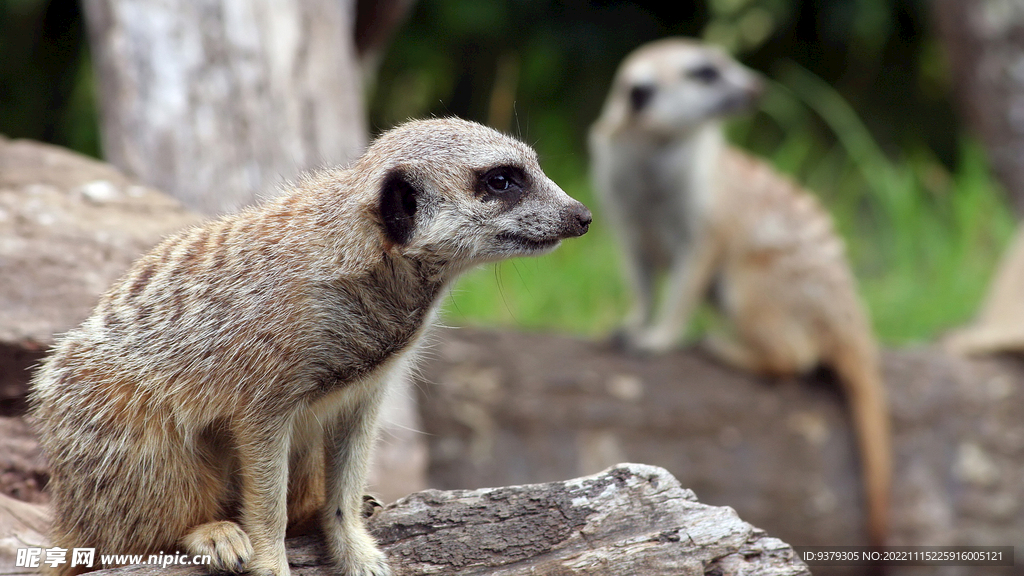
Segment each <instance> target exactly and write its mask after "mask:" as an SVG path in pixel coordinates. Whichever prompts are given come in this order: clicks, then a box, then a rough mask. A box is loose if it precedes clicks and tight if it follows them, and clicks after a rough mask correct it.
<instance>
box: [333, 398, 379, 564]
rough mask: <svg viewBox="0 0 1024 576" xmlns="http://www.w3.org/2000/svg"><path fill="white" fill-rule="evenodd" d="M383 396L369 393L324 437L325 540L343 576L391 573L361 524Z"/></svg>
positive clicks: (337, 418) (338, 419)
mask: <svg viewBox="0 0 1024 576" xmlns="http://www.w3.org/2000/svg"><path fill="white" fill-rule="evenodd" d="M382 397H383V393H376V394H370V395H369V397H367V398H364V399H362V400H361V401H360V402H358V403H357V404H356V405H355V406H347V407H346V409H345V410H343V411H342V412H341V413H340V414H338V415H337V417H336V418H335V419H334V421H333V422H331V423H330V424H328V427H327V429H326V430H325V434H324V462H325V466H324V472H325V481H326V501H325V503H324V510H323V516H322V522H323V528H324V535H325V536H326V538H327V547H328V550H329V551H330V554H331V557H332V558H333V559H334V561H335V562H337V564H338V567H339V569H340V571H341V573H342V574H345V575H346V576H389V575H390V574H391V569H390V568H389V567H388V564H387V560H386V559H385V557H384V553H383V552H381V550H380V549H379V548H378V547H377V543H376V542H375V541H374V540H373V537H372V536H370V533H369V531H367V529H366V525H365V524H364V522H363V518H364V514H363V488H364V485H365V483H366V472H367V468H368V467H369V464H370V450H371V448H372V447H373V441H374V437H375V434H376V427H377V413H378V412H379V411H380V404H381V402H382V400H383V398H382Z"/></svg>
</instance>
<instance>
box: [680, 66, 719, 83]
mask: <svg viewBox="0 0 1024 576" xmlns="http://www.w3.org/2000/svg"><path fill="white" fill-rule="evenodd" d="M686 76H687V77H688V78H692V79H694V80H697V81H698V82H702V83H704V84H711V83H712V82H715V81H717V80H718V79H719V78H721V77H722V73H721V72H719V71H718V68H715V67H714V66H712V65H710V64H704V65H702V66H698V67H696V68H691V69H690V70H687V71H686Z"/></svg>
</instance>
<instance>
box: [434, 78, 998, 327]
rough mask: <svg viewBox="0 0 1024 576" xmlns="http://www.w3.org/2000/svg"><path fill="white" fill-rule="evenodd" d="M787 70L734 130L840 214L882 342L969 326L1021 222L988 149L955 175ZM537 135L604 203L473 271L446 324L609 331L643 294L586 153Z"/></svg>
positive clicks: (573, 191) (563, 169) (553, 164)
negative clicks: (637, 291)
mask: <svg viewBox="0 0 1024 576" xmlns="http://www.w3.org/2000/svg"><path fill="white" fill-rule="evenodd" d="M776 77H777V78H778V80H777V81H776V82H775V83H774V85H773V89H772V90H770V91H769V94H768V96H767V97H766V98H765V99H764V102H763V105H762V108H761V111H760V112H759V113H758V115H757V117H756V118H753V119H750V120H746V121H741V122H738V123H737V124H736V125H735V126H733V127H732V128H731V130H730V135H731V137H732V139H733V140H735V141H738V142H739V143H740V144H741V145H744V146H747V147H750V148H753V149H755V150H760V151H761V152H762V154H763V155H764V156H766V157H767V158H768V159H769V161H771V162H772V163H773V164H774V165H775V166H776V167H777V168H778V169H779V170H780V171H781V172H784V173H788V174H791V175H793V176H794V177H795V178H796V179H797V180H799V181H800V182H802V183H804V184H805V185H806V186H807V187H808V188H810V189H811V190H813V191H814V192H815V193H816V194H817V195H818V196H819V197H820V198H821V200H822V202H823V204H824V205H825V206H826V207H827V208H828V209H829V210H830V211H831V213H832V214H833V216H834V218H835V221H836V227H837V230H838V231H839V233H840V234H841V235H842V236H843V237H844V238H845V239H846V241H847V246H848V251H849V255H850V260H851V262H852V265H853V268H854V272H855V274H856V275H857V277H858V280H859V282H860V291H861V294H862V295H863V297H864V300H865V301H866V303H867V305H868V308H869V310H870V312H871V316H872V319H873V322H874V325H875V329H876V331H877V332H878V335H879V338H880V339H881V340H882V341H883V342H885V343H887V344H890V345H897V344H905V343H910V342H917V341H927V340H930V339H932V338H934V337H935V336H937V335H938V334H940V333H941V332H942V331H943V330H946V329H948V328H950V327H953V326H956V325H958V324H962V323H964V322H966V321H968V320H969V319H970V318H971V316H972V315H973V314H974V312H975V310H976V309H977V306H978V304H979V302H980V300H981V298H982V297H983V295H984V293H985V289H986V287H987V285H988V282H989V279H990V277H991V274H992V271H993V269H994V267H995V265H996V263H997V260H998V257H999V255H1000V253H1001V251H1002V248H1003V247H1004V246H1005V244H1006V242H1007V241H1008V240H1009V238H1010V236H1011V235H1012V233H1013V230H1014V226H1015V219H1014V217H1013V214H1012V212H1011V211H1010V209H1009V207H1008V205H1007V203H1006V201H1005V198H1004V197H1003V193H1002V191H1001V189H1000V188H999V186H998V185H997V184H996V183H995V182H994V180H993V179H992V177H991V176H990V174H989V172H988V169H987V167H986V163H985V158H984V153H983V151H982V150H981V149H980V147H979V146H977V145H976V144H974V143H972V142H971V141H969V140H968V139H964V142H965V143H964V145H963V150H962V153H961V159H960V161H959V163H958V168H957V171H956V172H955V173H953V174H950V173H949V172H948V171H947V170H946V169H945V168H944V167H943V166H942V165H941V164H940V163H939V162H938V161H937V160H936V159H935V158H933V157H932V156H931V154H930V153H929V152H928V151H927V150H924V149H920V150H911V151H904V152H903V153H902V156H901V157H900V158H899V159H897V160H892V159H890V157H889V156H888V155H886V154H885V153H883V152H882V151H881V149H880V148H879V146H878V144H877V143H876V142H875V140H874V139H873V138H872V136H871V134H870V133H869V131H868V130H867V129H866V128H865V127H864V125H863V123H862V122H861V120H860V118H858V117H857V115H856V114H855V113H854V111H853V109H852V108H851V107H850V106H849V105H848V104H847V103H846V102H845V101H843V100H842V98H841V97H840V96H839V95H838V94H837V93H836V92H835V91H834V90H833V89H832V88H831V87H830V86H828V85H827V84H825V83H824V82H822V81H821V80H820V79H818V78H816V77H814V76H813V75H811V74H810V73H809V72H807V71H805V70H803V69H801V68H799V67H797V66H795V65H785V66H782V67H780V70H779V71H778V73H777V74H776ZM552 121H553V120H552ZM556 132H557V131H556ZM766 133H770V134H774V136H772V137H766V136H765V134H766ZM536 144H537V146H538V147H539V148H541V149H542V158H543V157H546V158H547V160H546V161H545V162H544V168H545V169H546V170H547V171H548V173H549V174H550V175H551V176H552V177H553V178H554V179H555V181H556V182H558V183H559V184H560V185H561V186H562V187H563V188H564V189H565V190H566V192H568V193H569V194H570V195H572V196H574V197H576V198H578V199H580V200H582V201H583V202H584V203H586V204H588V206H590V207H591V209H592V210H593V211H594V224H593V225H592V226H591V231H590V232H589V233H588V234H587V235H586V236H584V237H582V238H579V239H574V240H568V241H566V242H564V243H563V244H562V246H561V247H560V248H559V249H558V250H556V251H555V252H554V253H552V254H550V255H547V256H544V257H542V258H535V259H517V260H512V261H509V262H505V263H501V264H497V265H492V266H488V267H486V268H483V269H481V270H477V271H474V272H472V273H470V274H468V275H467V276H466V277H465V278H464V279H463V280H461V281H460V282H459V283H458V285H457V286H456V287H455V288H454V289H453V290H452V296H451V298H450V301H449V302H448V304H447V306H446V315H445V321H446V322H448V323H450V324H489V325H497V326H505V327H514V328H518V329H524V330H545V331H556V332H564V333H573V334H579V335H584V336H594V337H597V336H601V335H603V334H606V333H607V332H609V331H611V330H612V329H613V328H614V327H615V326H616V325H617V323H618V322H619V320H620V319H621V318H622V316H623V314H624V313H625V310H626V308H627V306H628V302H629V294H628V292H627V290H626V288H625V286H624V283H623V281H622V278H621V274H620V272H619V263H618V252H617V250H616V247H615V240H614V238H613V236H612V234H611V230H609V228H608V226H606V225H604V224H603V222H602V218H601V210H600V208H601V207H600V206H597V205H595V203H594V202H593V201H592V194H591V192H590V188H589V183H588V182H587V178H586V166H585V161H584V160H583V159H581V158H580V157H579V155H574V154H572V153H570V152H563V153H557V154H554V155H545V154H543V149H544V148H543V145H544V141H543V140H542V141H539V142H537V143H536ZM553 147H554V148H555V149H559V150H569V149H570V148H571V143H567V142H564V141H563V142H556V143H555V144H554V146H553Z"/></svg>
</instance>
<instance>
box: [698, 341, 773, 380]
mask: <svg viewBox="0 0 1024 576" xmlns="http://www.w3.org/2000/svg"><path fill="white" fill-rule="evenodd" d="M701 348H703V349H704V350H705V351H707V352H708V354H710V355H711V356H712V357H714V358H715V359H716V360H718V361H719V362H721V363H722V364H725V365H727V366H729V367H731V368H735V369H737V370H742V371H745V372H755V373H756V372H758V369H759V368H760V363H759V362H758V361H757V355H756V354H755V353H754V351H753V350H751V349H750V348H749V347H748V346H746V345H745V344H744V343H742V342H740V341H739V340H737V339H736V337H734V336H732V335H730V334H727V333H725V332H713V333H711V334H708V335H706V336H705V337H704V339H703V340H702V341H701Z"/></svg>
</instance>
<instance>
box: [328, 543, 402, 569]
mask: <svg viewBox="0 0 1024 576" xmlns="http://www.w3.org/2000/svg"><path fill="white" fill-rule="evenodd" d="M357 556H359V557H358V558H357ZM338 568H339V570H340V571H341V573H342V574H345V575H346V576H391V567H390V566H388V561H387V558H386V557H385V556H384V553H383V552H381V551H380V550H378V549H376V547H374V549H373V552H372V553H371V554H363V553H360V554H355V553H354V551H350V552H349V553H348V554H346V555H345V558H343V559H341V560H340V561H339V562H338Z"/></svg>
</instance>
